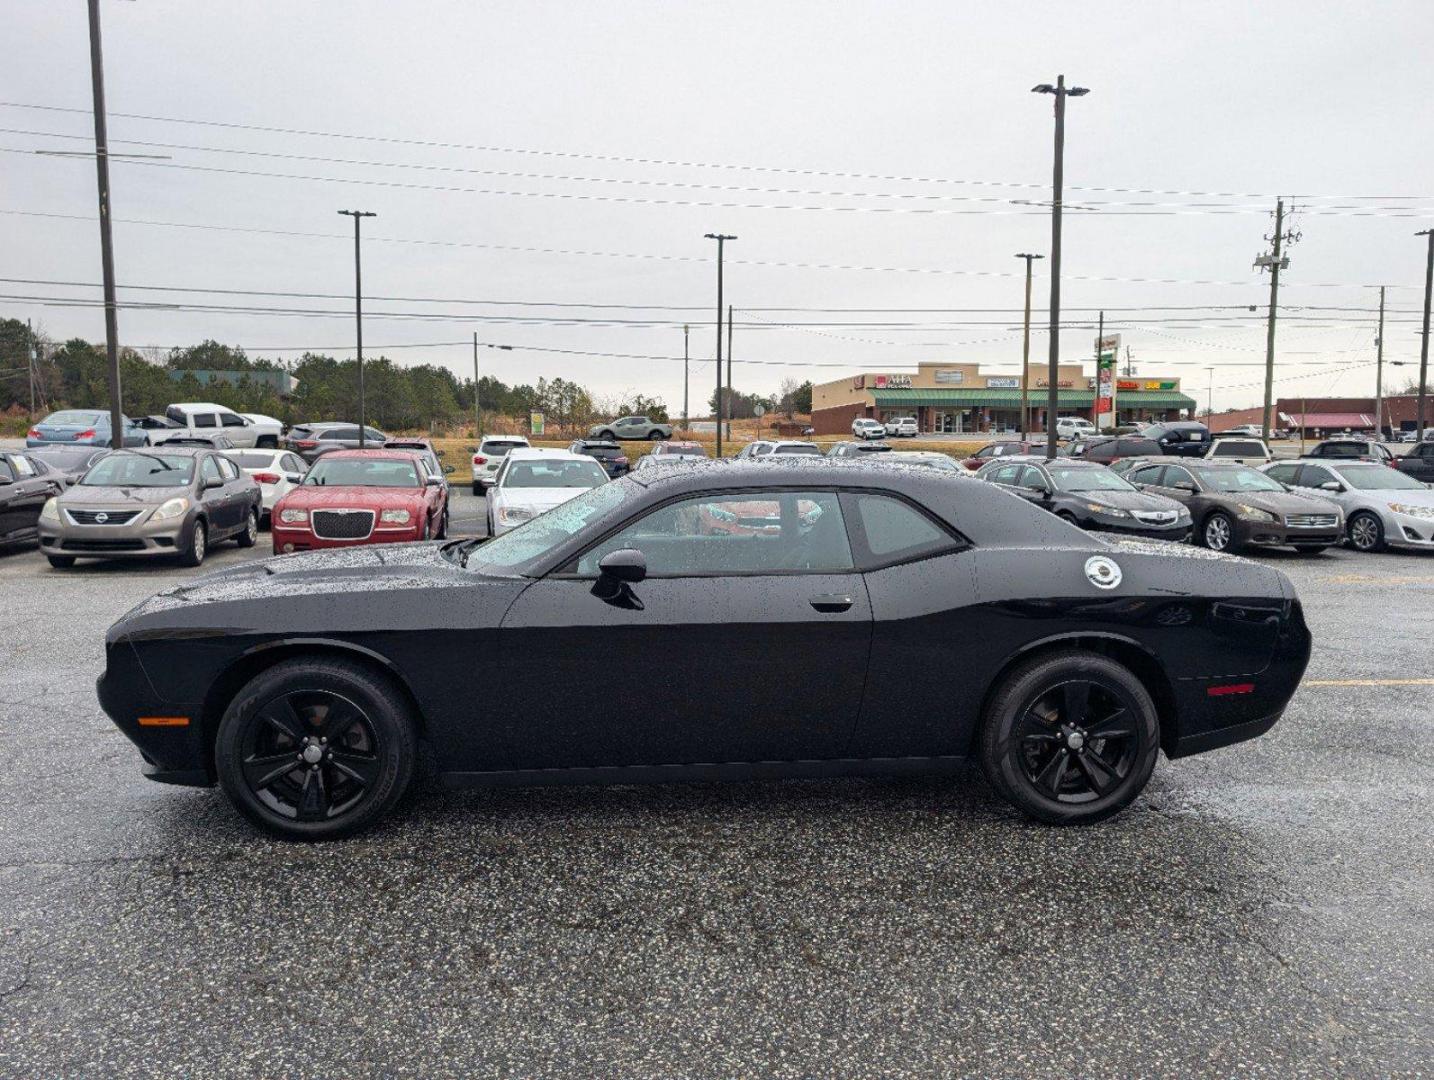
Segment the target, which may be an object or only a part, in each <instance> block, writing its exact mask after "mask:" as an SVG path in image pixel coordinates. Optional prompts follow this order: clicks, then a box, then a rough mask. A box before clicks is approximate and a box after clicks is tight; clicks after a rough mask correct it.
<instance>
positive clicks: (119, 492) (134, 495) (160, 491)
mask: <svg viewBox="0 0 1434 1080" xmlns="http://www.w3.org/2000/svg"><path fill="white" fill-rule="evenodd" d="M193 494H194V493H193V492H192V491H191V490H190V486H189V485H188V484H185V485H184V486H183V487H98V486H95V487H89V486H86V485H84V484H78V485H76V486H75V487H72V488H70V489H69V490H67V491H66V492H65V493H64V494H63V495H61V496H60V505H62V506H158V505H159V504H160V503H162V502H168V501H169V500H170V499H173V498H176V497H180V496H187V497H192V496H193Z"/></svg>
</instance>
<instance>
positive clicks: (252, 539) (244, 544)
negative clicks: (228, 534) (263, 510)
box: [234, 509, 259, 548]
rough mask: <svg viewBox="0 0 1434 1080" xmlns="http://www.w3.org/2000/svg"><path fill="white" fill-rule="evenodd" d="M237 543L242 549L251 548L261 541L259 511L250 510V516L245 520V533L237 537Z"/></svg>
mask: <svg viewBox="0 0 1434 1080" xmlns="http://www.w3.org/2000/svg"><path fill="white" fill-rule="evenodd" d="M234 539H235V541H236V542H237V543H238V544H239V546H240V547H241V548H251V547H253V546H254V544H255V543H256V542H257V541H258V539H259V511H258V510H252V509H251V510H250V511H249V516H248V517H247V518H246V519H245V520H244V531H243V532H241V533H240V534H239V535H238V536H236V537H235V538H234Z"/></svg>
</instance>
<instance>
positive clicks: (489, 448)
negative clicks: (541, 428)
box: [478, 439, 528, 457]
mask: <svg viewBox="0 0 1434 1080" xmlns="http://www.w3.org/2000/svg"><path fill="white" fill-rule="evenodd" d="M527 446H528V444H527V443H525V442H522V441H521V440H518V439H484V440H483V444H482V445H481V446H479V447H478V453H480V454H484V455H486V456H487V457H506V456H507V454H508V451H509V450H517V449H519V448H520V447H521V448H523V449H526V448H527Z"/></svg>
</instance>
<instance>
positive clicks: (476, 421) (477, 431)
mask: <svg viewBox="0 0 1434 1080" xmlns="http://www.w3.org/2000/svg"><path fill="white" fill-rule="evenodd" d="M473 437H474V438H475V439H481V438H483V406H482V405H480V404H479V402H478V331H477V330H474V331H473Z"/></svg>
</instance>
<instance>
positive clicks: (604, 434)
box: [597, 428, 617, 441]
mask: <svg viewBox="0 0 1434 1080" xmlns="http://www.w3.org/2000/svg"><path fill="white" fill-rule="evenodd" d="M597 437H598V438H599V439H613V440H614V441H615V440H616V439H617V436H616V435H614V434H613V433H612V430H611V429H609V428H604V429H603V430H602V431H599V432H598V433H597Z"/></svg>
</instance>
